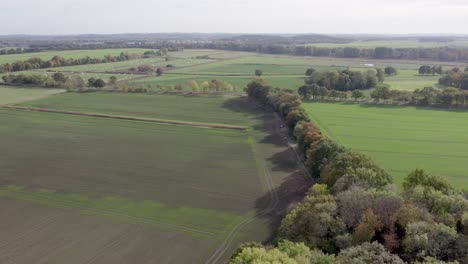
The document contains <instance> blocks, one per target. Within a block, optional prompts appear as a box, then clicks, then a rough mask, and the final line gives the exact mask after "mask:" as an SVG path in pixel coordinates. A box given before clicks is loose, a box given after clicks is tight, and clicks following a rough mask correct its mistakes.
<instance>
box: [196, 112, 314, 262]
mask: <svg viewBox="0 0 468 264" xmlns="http://www.w3.org/2000/svg"><path fill="white" fill-rule="evenodd" d="M274 119H275V121H274V125H273V126H272V128H274V129H272V131H274V132H275V134H277V135H278V136H280V137H281V138H282V140H284V143H286V144H287V148H288V149H290V150H291V151H292V152H294V154H295V157H296V161H297V164H298V166H299V168H300V169H301V171H302V172H303V174H304V175H305V176H306V177H307V178H308V179H311V180H313V177H312V175H311V174H310V173H309V171H308V170H307V168H306V167H305V166H304V163H303V161H302V156H301V155H300V154H299V153H298V150H297V148H296V146H295V144H294V143H292V141H291V139H290V137H289V135H288V134H287V133H283V132H282V131H281V127H280V124H281V123H282V121H281V118H280V117H279V116H278V114H277V113H274ZM257 151H258V152H260V153H261V156H262V163H263V164H262V165H263V170H264V174H265V176H266V177H265V179H266V183H267V185H268V187H269V189H270V196H271V199H270V203H269V205H268V207H267V208H265V209H263V210H262V211H261V212H260V213H259V214H257V215H256V216H253V217H249V218H246V219H244V220H243V221H242V222H240V223H238V224H237V225H236V226H235V227H234V228H233V229H232V230H231V232H230V233H229V234H228V236H227V237H226V238H225V240H224V241H223V243H222V244H221V245H220V246H219V247H218V248H217V249H216V251H215V252H214V253H213V255H212V256H211V257H210V258H209V259H208V260H207V261H206V262H205V264H215V263H217V262H218V261H219V259H220V258H222V257H223V256H224V254H225V253H226V251H227V250H228V249H229V247H230V246H231V245H232V243H233V241H234V238H235V236H236V235H237V234H238V233H239V232H240V230H241V229H242V228H243V227H244V226H246V225H247V224H249V223H251V222H252V221H254V220H255V218H257V217H258V216H263V215H265V214H267V213H269V212H271V211H272V210H274V209H275V208H276V207H277V205H278V203H279V198H278V194H277V193H276V192H275V191H274V183H273V179H272V177H271V173H270V170H269V169H268V166H267V164H266V161H265V160H266V157H265V154H264V153H262V152H261V151H260V150H259V149H257Z"/></svg>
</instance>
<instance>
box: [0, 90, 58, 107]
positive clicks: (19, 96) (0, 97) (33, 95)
mask: <svg viewBox="0 0 468 264" xmlns="http://www.w3.org/2000/svg"><path fill="white" fill-rule="evenodd" d="M63 92H65V90H63V89H40V88H20V87H16V86H5V85H0V105H3V104H13V103H20V102H24V101H30V100H34V99H40V98H44V97H48V96H50V95H54V94H58V93H63Z"/></svg>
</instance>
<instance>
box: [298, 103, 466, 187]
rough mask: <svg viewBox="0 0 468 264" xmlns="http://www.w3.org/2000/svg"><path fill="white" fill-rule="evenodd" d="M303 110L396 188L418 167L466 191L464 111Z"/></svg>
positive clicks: (325, 106)
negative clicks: (386, 174)
mask: <svg viewBox="0 0 468 264" xmlns="http://www.w3.org/2000/svg"><path fill="white" fill-rule="evenodd" d="M305 108H306V109H307V110H308V112H309V114H310V115H311V117H312V119H313V121H314V122H316V123H317V124H318V125H319V126H320V127H321V128H322V131H323V132H324V133H325V134H326V135H327V136H329V137H331V138H333V139H334V140H336V141H337V142H339V143H341V144H342V145H344V146H346V147H349V148H351V149H354V150H356V151H360V152H363V153H367V154H369V155H370V156H371V157H372V159H373V160H375V161H376V162H377V163H378V164H379V165H380V166H382V167H383V168H384V169H386V170H387V171H388V172H390V174H392V175H393V177H394V180H395V182H396V183H398V184H401V183H402V180H403V177H405V176H406V175H407V174H408V173H409V172H410V171H411V170H413V169H416V168H420V169H425V170H426V171H428V172H429V173H431V174H434V175H440V176H444V177H447V179H448V180H449V182H450V183H452V184H453V185H454V186H457V187H458V188H465V189H467V188H468V178H467V177H466V171H467V169H468V165H467V164H468V155H467V153H468V134H467V133H466V131H467V129H468V125H467V124H468V123H467V122H466V120H467V118H468V111H466V110H450V109H430V108H415V107H393V106H373V105H359V104H345V103H315V102H314V103H306V104H305Z"/></svg>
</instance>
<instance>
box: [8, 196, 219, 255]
mask: <svg viewBox="0 0 468 264" xmlns="http://www.w3.org/2000/svg"><path fill="white" fill-rule="evenodd" d="M17 196H19V195H17ZM37 198H38V197H34V199H37ZM36 201H37V200H36ZM95 214H96V212H95V211H89V210H88V211H86V212H80V211H78V210H74V209H73V208H72V207H70V206H63V205H62V204H59V205H57V206H56V207H51V206H45V205H42V204H40V203H39V204H38V203H30V202H27V198H25V197H24V196H21V197H20V198H19V199H12V198H9V197H8V196H7V192H6V191H4V190H2V191H0V217H1V220H0V221H1V223H2V228H0V235H1V236H2V243H1V244H0V262H1V263H15V264H23V263H24V264H27V263H57V264H59V263H71V264H74V263H122V264H123V263H129V262H135V261H137V262H138V263H155V262H157V263H191V262H197V263H202V262H204V261H205V260H206V259H207V256H209V255H210V254H211V253H212V249H213V248H215V247H216V244H217V243H219V242H218V241H216V240H213V239H207V238H203V237H201V238H200V237H195V236H191V235H187V234H183V233H175V232H171V231H168V230H165V229H161V228H158V227H156V226H155V225H148V224H146V225H145V224H138V225H137V224H134V223H130V222H131V221H128V220H127V221H125V218H124V217H122V219H121V220H117V221H116V220H109V219H107V218H106V217H102V214H103V213H101V215H99V214H97V215H95ZM114 218H115V217H114ZM167 252H184V254H172V255H169V254H167ZM39 260H41V262H38V261H39Z"/></svg>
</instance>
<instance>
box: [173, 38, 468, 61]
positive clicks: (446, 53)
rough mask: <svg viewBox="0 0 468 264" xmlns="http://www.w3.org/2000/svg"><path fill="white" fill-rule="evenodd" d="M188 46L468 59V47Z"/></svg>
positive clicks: (227, 43) (297, 53)
mask: <svg viewBox="0 0 468 264" xmlns="http://www.w3.org/2000/svg"><path fill="white" fill-rule="evenodd" d="M179 45H181V46H183V47H184V48H186V49H220V50H232V51H247V52H259V53H267V54H288V55H295V56H314V57H336V58H364V59H394V60H432V61H468V48H455V47H435V48H422V47H421V48H390V47H376V48H357V47H344V48H341V47H339V48H328V47H318V46H313V45H306V46H305V45H281V44H271V43H248V42H246V43H242V42H237V41H232V42H230V41H213V42H211V43H180V44H179Z"/></svg>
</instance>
